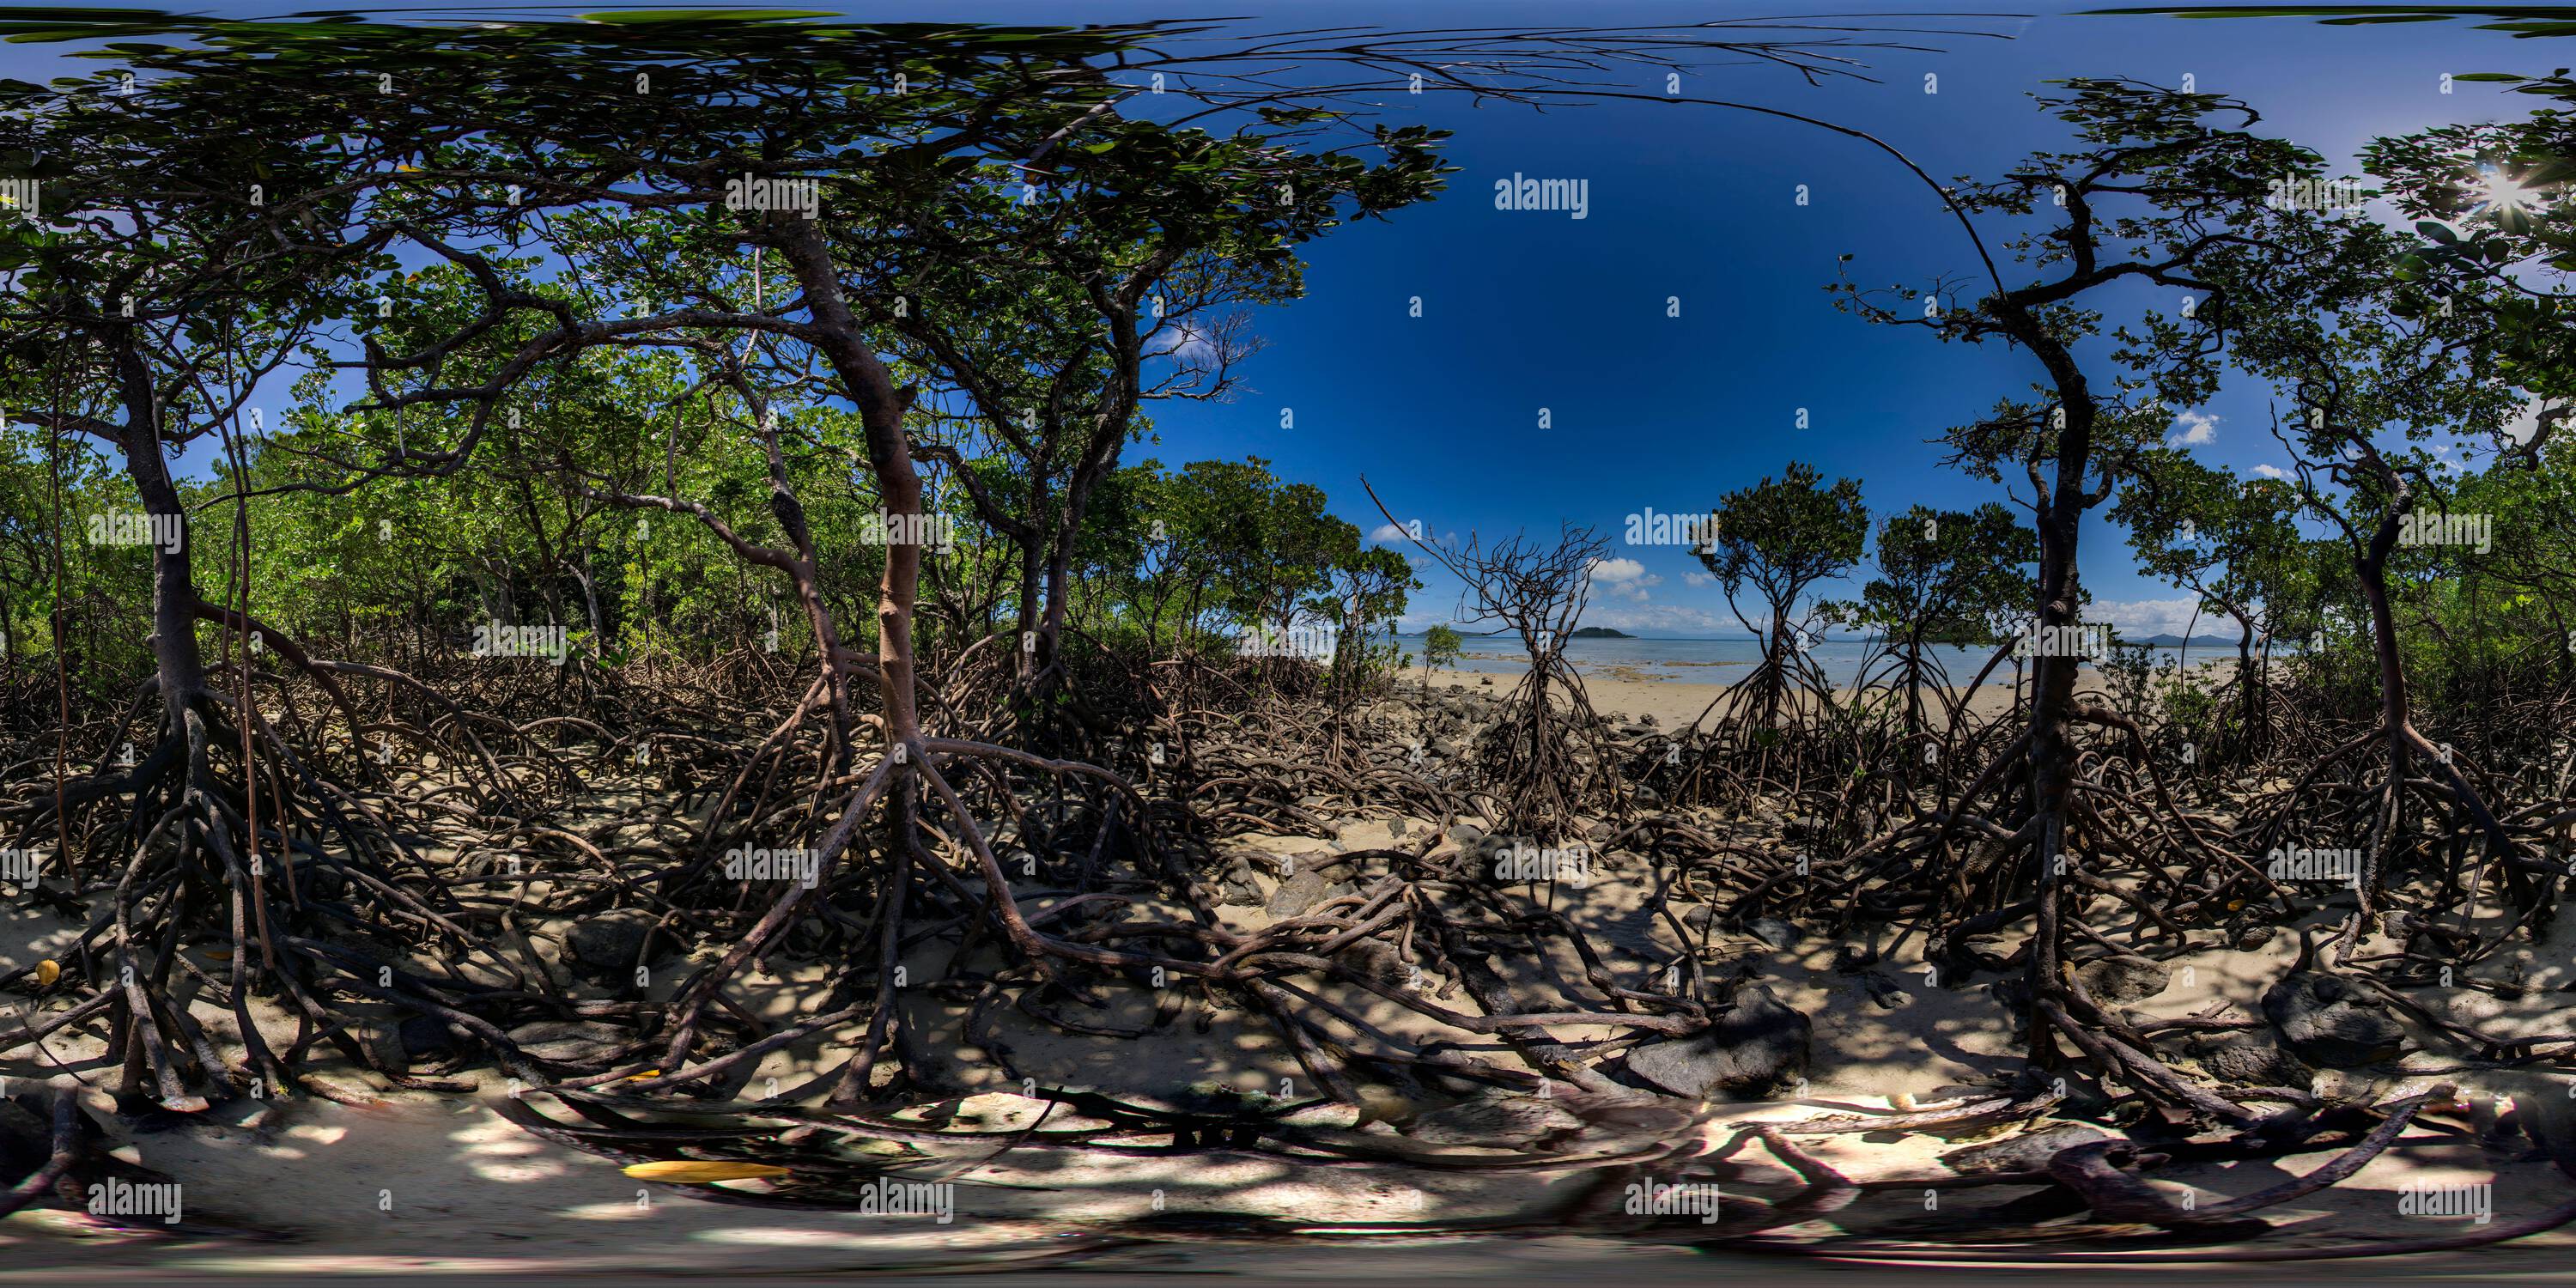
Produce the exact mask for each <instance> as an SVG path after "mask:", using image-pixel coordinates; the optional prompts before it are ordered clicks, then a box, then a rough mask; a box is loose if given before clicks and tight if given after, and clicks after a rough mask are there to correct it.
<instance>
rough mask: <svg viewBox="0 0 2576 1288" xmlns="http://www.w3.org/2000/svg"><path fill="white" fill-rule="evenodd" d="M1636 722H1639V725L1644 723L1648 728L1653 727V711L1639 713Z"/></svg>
mask: <svg viewBox="0 0 2576 1288" xmlns="http://www.w3.org/2000/svg"><path fill="white" fill-rule="evenodd" d="M1637 723H1639V724H1641V725H1644V726H1646V727H1647V728H1649V729H1652V728H1654V727H1655V716H1654V713H1653V712H1651V711H1650V712H1647V713H1646V714H1644V715H1641V716H1639V717H1637Z"/></svg>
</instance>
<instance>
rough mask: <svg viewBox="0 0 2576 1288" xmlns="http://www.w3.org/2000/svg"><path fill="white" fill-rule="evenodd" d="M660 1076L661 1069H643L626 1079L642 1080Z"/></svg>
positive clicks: (630, 1080)
mask: <svg viewBox="0 0 2576 1288" xmlns="http://www.w3.org/2000/svg"><path fill="white" fill-rule="evenodd" d="M661 1076H662V1071H661V1070H659V1069H646V1070H645V1071H644V1072H642V1073H639V1074H635V1075H634V1076H632V1077H629V1078H628V1079H627V1081H628V1082H642V1081H644V1080H645V1079H646V1078H658V1077H661Z"/></svg>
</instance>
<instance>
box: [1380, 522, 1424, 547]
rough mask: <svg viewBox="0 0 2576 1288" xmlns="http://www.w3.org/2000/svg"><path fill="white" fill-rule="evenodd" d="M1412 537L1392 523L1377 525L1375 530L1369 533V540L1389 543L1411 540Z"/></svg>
mask: <svg viewBox="0 0 2576 1288" xmlns="http://www.w3.org/2000/svg"><path fill="white" fill-rule="evenodd" d="M1412 539H1413V538H1412V537H1410V536H1408V535H1406V533H1405V531H1404V529H1402V528H1399V527H1397V526H1395V525H1394V524H1392V523H1381V524H1379V525H1377V527H1376V529H1375V530H1373V531H1371V532H1370V533H1369V540H1371V541H1379V542H1384V543H1386V544H1388V545H1393V544H1395V543H1396V542H1399V541H1404V542H1410V541H1411V540H1412Z"/></svg>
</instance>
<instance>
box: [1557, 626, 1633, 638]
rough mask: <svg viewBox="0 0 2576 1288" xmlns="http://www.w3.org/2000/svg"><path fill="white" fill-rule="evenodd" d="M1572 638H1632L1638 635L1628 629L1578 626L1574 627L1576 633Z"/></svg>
mask: <svg viewBox="0 0 2576 1288" xmlns="http://www.w3.org/2000/svg"><path fill="white" fill-rule="evenodd" d="M1571 638H1574V639H1578V640H1632V639H1635V638H1637V637H1636V636H1634V635H1631V634H1629V633H1628V632H1626V631H1614V630H1612V629H1610V628H1609V627H1607V626H1578V627H1576V628H1574V634H1573V636H1572V637H1571Z"/></svg>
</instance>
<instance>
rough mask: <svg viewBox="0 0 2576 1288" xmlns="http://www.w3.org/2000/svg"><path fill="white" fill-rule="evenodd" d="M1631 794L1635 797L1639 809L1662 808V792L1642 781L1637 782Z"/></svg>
mask: <svg viewBox="0 0 2576 1288" xmlns="http://www.w3.org/2000/svg"><path fill="white" fill-rule="evenodd" d="M1631 795H1633V796H1634V797H1635V799H1636V802H1637V807H1638V808H1640V809H1662V808H1663V805H1664V794H1663V793H1662V792H1659V791H1656V790H1655V789H1654V788H1652V787H1648V786H1646V785H1645V784H1644V783H1639V784H1637V786H1636V789H1635V790H1634V791H1633V792H1632V793H1631Z"/></svg>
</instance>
